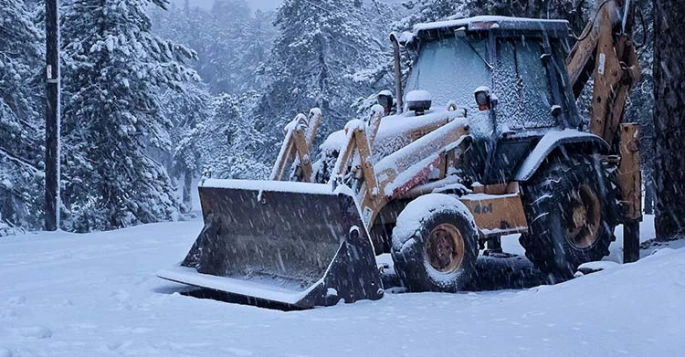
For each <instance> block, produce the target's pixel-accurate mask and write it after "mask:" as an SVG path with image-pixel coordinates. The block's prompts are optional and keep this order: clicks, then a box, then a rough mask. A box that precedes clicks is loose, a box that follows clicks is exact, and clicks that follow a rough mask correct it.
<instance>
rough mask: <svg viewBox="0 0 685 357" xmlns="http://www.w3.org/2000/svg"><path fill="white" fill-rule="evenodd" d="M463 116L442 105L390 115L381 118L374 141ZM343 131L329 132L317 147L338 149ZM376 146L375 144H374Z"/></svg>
mask: <svg viewBox="0 0 685 357" xmlns="http://www.w3.org/2000/svg"><path fill="white" fill-rule="evenodd" d="M461 116H463V112H462V111H459V110H457V111H449V110H447V109H446V108H444V107H434V108H433V109H431V110H427V111H426V113H425V114H424V115H421V116H417V115H415V114H414V113H413V112H409V111H407V112H404V113H402V114H399V115H391V116H387V117H384V118H383V119H381V125H380V128H379V129H378V135H377V136H376V143H383V142H388V141H392V139H394V138H396V137H398V136H404V133H407V132H409V131H411V130H412V129H416V128H420V127H423V126H426V125H430V124H433V123H439V122H441V121H444V120H449V121H452V120H454V119H456V118H458V117H461ZM345 138H346V137H345V132H344V131H343V130H338V131H335V132H333V133H331V134H330V135H329V136H328V138H326V141H324V142H323V144H321V146H320V147H319V149H320V150H321V151H332V150H340V148H341V147H342V146H343V145H345V144H346V142H345ZM374 146H376V145H374Z"/></svg>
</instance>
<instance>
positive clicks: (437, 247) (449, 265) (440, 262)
mask: <svg viewBox="0 0 685 357" xmlns="http://www.w3.org/2000/svg"><path fill="white" fill-rule="evenodd" d="M424 256H425V260H426V261H427V262H428V264H430V266H431V267H433V269H435V270H437V271H439V272H442V273H451V272H453V271H455V270H457V269H458V268H459V267H460V266H461V263H462V262H463V261H464V238H463V237H462V235H461V232H459V229H457V227H455V226H454V225H451V224H448V223H443V224H441V225H439V226H437V227H435V228H433V230H432V231H431V232H430V234H429V235H428V238H427V239H426V243H425V244H424Z"/></svg>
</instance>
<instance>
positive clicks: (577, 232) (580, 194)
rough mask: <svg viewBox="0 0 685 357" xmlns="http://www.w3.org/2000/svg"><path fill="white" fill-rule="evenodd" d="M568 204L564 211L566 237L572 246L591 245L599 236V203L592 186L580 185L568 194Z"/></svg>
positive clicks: (586, 246)
mask: <svg viewBox="0 0 685 357" xmlns="http://www.w3.org/2000/svg"><path fill="white" fill-rule="evenodd" d="M569 198H570V200H571V202H570V206H569V208H570V209H568V210H567V211H566V237H567V239H568V241H569V243H571V244H572V245H573V246H574V247H576V248H579V249H583V248H588V247H591V246H592V245H593V244H594V243H595V242H596V241H597V238H599V227H600V224H601V218H602V214H601V207H602V206H601V204H600V200H599V196H598V195H597V193H596V192H595V190H594V189H592V187H590V186H588V185H581V186H580V187H579V188H578V190H576V191H574V192H572V193H571V195H570V197H569Z"/></svg>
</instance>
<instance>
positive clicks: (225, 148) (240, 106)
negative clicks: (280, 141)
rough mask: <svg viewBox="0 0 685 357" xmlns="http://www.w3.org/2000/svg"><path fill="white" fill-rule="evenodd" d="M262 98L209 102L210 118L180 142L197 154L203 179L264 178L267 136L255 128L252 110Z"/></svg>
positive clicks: (251, 95)
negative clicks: (210, 108)
mask: <svg viewBox="0 0 685 357" xmlns="http://www.w3.org/2000/svg"><path fill="white" fill-rule="evenodd" d="M260 97H261V95H259V94H258V93H256V92H248V93H246V94H244V95H240V96H233V95H229V94H222V95H220V96H218V97H216V98H215V99H214V101H213V103H212V114H211V117H210V118H209V119H208V120H206V121H204V122H202V123H199V124H198V125H197V126H196V127H194V128H193V129H192V130H190V131H189V132H188V133H187V135H186V136H185V137H184V138H183V139H182V145H181V147H182V148H184V149H183V150H184V151H185V152H186V153H190V152H192V153H197V154H199V160H197V161H196V162H199V164H200V165H201V166H202V168H203V169H202V171H203V175H204V176H205V177H213V178H226V179H266V176H267V174H268V173H269V170H270V166H269V165H268V163H267V160H266V159H265V153H266V146H267V137H266V136H265V135H264V134H262V133H260V132H259V131H258V130H256V129H255V127H254V121H253V118H252V115H251V113H252V111H253V108H254V107H255V105H256V103H257V101H258V100H259V98H260Z"/></svg>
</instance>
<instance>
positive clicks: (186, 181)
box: [183, 169, 193, 213]
mask: <svg viewBox="0 0 685 357" xmlns="http://www.w3.org/2000/svg"><path fill="white" fill-rule="evenodd" d="M192 182H193V173H192V172H191V171H190V170H187V169H186V170H185V172H184V174H183V206H184V207H185V210H186V212H183V213H188V212H190V211H192V210H193V200H192V196H191V191H192V186H193V185H192Z"/></svg>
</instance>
